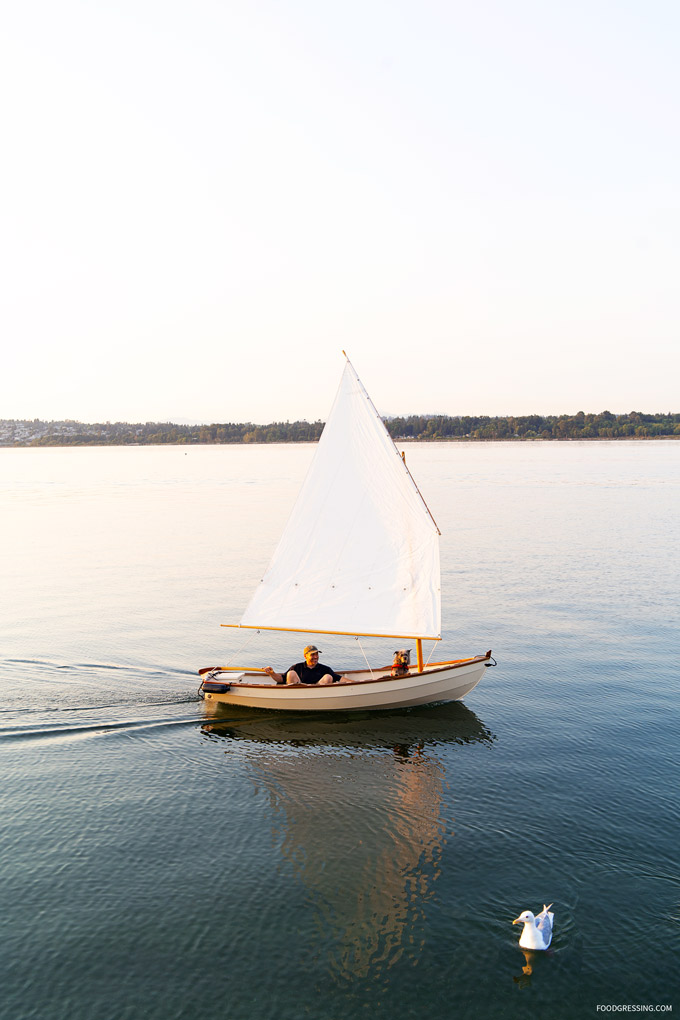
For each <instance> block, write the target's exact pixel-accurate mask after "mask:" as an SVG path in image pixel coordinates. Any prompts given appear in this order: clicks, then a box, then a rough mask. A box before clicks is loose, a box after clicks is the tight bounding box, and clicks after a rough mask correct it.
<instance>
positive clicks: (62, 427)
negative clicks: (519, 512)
mask: <svg viewBox="0 0 680 1020" xmlns="http://www.w3.org/2000/svg"><path fill="white" fill-rule="evenodd" d="M385 424H386V426H387V428H388V430H389V432H390V434H391V435H392V437H393V438H394V439H403V440H422V441H425V442H428V441H436V440H491V439H503V440H513V439H515V440H516V439H626V438H637V439H654V438H658V437H663V436H677V437H678V438H680V414H670V413H669V414H643V413H642V412H641V411H631V412H630V413H629V414H612V413H611V412H610V411H602V412H601V413H600V414H585V413H584V412H583V411H579V412H578V414H572V415H567V414H563V415H548V416H545V417H544V416H543V415H539V414H529V415H521V416H518V417H514V416H511V417H505V418H490V417H487V416H480V417H474V416H469V415H463V416H460V417H458V416H455V417H450V416H448V415H409V416H408V417H407V418H388V419H386V421H385ZM322 429H323V422H320V421H317V422H312V423H309V422H306V421H295V422H272V423H271V424H269V425H253V424H252V423H251V422H246V423H241V424H239V423H233V422H229V423H227V424H223V425H174V424H172V423H170V422H168V423H159V422H146V424H134V425H130V424H127V423H125V422H115V423H113V424H112V423H111V422H106V423H100V424H95V425H86V424H83V423H81V422H76V421H60V422H54V421H52V422H45V421H40V420H38V419H34V420H32V421H14V420H12V421H10V420H4V421H0V446H126V445H137V446H152V445H161V444H173V445H185V444H186V445H197V444H220V443H310V442H316V440H318V438H319V436H320V435H321V430H322Z"/></svg>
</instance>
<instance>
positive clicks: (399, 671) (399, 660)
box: [392, 648, 411, 676]
mask: <svg viewBox="0 0 680 1020" xmlns="http://www.w3.org/2000/svg"><path fill="white" fill-rule="evenodd" d="M410 665H411V649H410V648H402V649H400V650H399V651H398V652H395V653H394V660H393V662H392V676H408V668H409V666H410Z"/></svg>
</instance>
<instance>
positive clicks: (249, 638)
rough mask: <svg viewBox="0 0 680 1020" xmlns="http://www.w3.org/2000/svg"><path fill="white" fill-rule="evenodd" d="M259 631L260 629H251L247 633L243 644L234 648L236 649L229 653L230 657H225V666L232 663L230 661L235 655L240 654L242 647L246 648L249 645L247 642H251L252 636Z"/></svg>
mask: <svg viewBox="0 0 680 1020" xmlns="http://www.w3.org/2000/svg"><path fill="white" fill-rule="evenodd" d="M259 633H260V631H259V630H251V632H250V634H249V635H248V637H247V638H246V640H245V641H244V642H243V644H242V645H241V647H240V648H237V649H236V651H235V652H234V653H233V655H231V656H230V657H229V658H228V659H227V666H230V665H231V663H232V662H233V661H234V659H235V658H237V656H239V655H240V654H241V652H242V651H243V649H244V648H247V647H248V645H249V644H250V642H251V641H252V640H253V638H255V637H257V635H258V634H259Z"/></svg>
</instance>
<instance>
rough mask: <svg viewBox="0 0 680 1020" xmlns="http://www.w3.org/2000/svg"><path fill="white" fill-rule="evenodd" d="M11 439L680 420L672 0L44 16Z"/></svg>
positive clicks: (20, 244)
mask: <svg viewBox="0 0 680 1020" xmlns="http://www.w3.org/2000/svg"><path fill="white" fill-rule="evenodd" d="M3 21H4V24H3V32H2V36H1V37H0V90H1V92H2V96H3V101H2V107H1V112H0V124H1V130H2V152H3V155H2V159H1V160H0V204H1V207H0V273H1V285H0V287H1V289H0V336H1V338H2V350H3V355H2V357H3V371H2V373H1V376H0V379H1V381H0V418H34V417H39V418H64V417H67V418H76V419H79V420H82V421H102V420H126V421H147V420H154V421H155V420H161V421H166V420H172V421H177V420H181V419H188V420H207V421H245V420H250V421H254V422H267V421H272V420H275V419H281V420H285V419H290V420H293V419H296V418H307V419H316V418H324V417H325V416H326V413H327V411H328V409H329V406H330V403H331V401H332V398H333V395H334V393H335V390H336V387H337V384H338V382H339V378H340V374H341V372H342V368H343V358H342V354H341V351H342V349H343V348H344V349H345V350H346V351H347V353H348V354H349V356H350V358H351V359H352V361H353V363H354V365H355V367H356V369H357V371H358V373H359V375H360V376H361V378H362V380H363V382H364V384H365V385H366V387H367V388H368V390H369V392H370V394H371V396H372V397H373V399H374V402H375V403H376V405H377V407H378V408H379V409H380V410H381V411H382V412H383V413H385V414H390V413H392V414H397V413H420V412H441V413H446V414H465V413H481V414H492V415H493V414H511V413H515V414H523V413H530V412H536V413H550V412H555V413H574V412H576V411H578V410H584V411H601V410H604V409H608V410H610V411H614V412H623V411H630V410H633V409H637V410H643V411H669V410H672V411H679V410H680V394H679V392H678V381H679V380H680V330H679V325H680V314H679V310H678V279H679V270H680V260H679V258H678V252H679V248H680V202H679V182H680V133H679V131H678V121H679V98H680V88H679V85H680V59H679V58H678V41H679V39H680V5H678V3H677V0H568V2H567V0H475V2H474V3H471V2H470V0H464V2H463V0H448V2H438V0H418V2H416V0H389V2H387V0H342V2H334V3H331V2H329V0H260V2H258V0H252V2H246V0H162V2H161V0H106V2H105V0H59V3H55V2H54V0H21V2H20V3H19V2H15V3H13V4H11V5H8V6H6V7H5V11H4V15H3Z"/></svg>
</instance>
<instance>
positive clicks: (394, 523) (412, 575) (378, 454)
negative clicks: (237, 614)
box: [239, 359, 441, 640]
mask: <svg viewBox="0 0 680 1020" xmlns="http://www.w3.org/2000/svg"><path fill="white" fill-rule="evenodd" d="M439 583H440V572H439V529H438V528H437V526H436V524H435V522H434V519H433V517H432V515H431V513H430V511H429V508H428V507H427V504H426V503H425V501H424V499H423V497H422V495H421V493H420V491H419V490H418V487H417V486H416V484H415V482H414V481H413V479H412V477H411V475H410V472H409V471H408V469H407V468H406V465H405V464H404V463H403V461H402V458H401V456H400V454H399V451H398V450H397V448H396V446H395V445H394V443H393V441H392V439H391V437H390V435H389V433H388V432H387V429H386V428H385V425H384V423H383V421H382V419H381V418H380V416H379V415H378V412H377V411H376V409H375V407H374V405H373V403H372V402H371V400H370V397H369V396H368V394H367V393H366V390H365V389H364V387H363V385H362V383H361V381H360V379H359V377H358V376H357V374H356V372H355V370H354V368H353V366H352V364H351V362H350V361H349V359H348V360H347V363H346V365H345V370H344V372H343V376H342V380H341V383H340V387H339V389H338V393H337V395H336V398H335V401H334V403H333V407H332V409H331V412H330V415H329V417H328V420H327V422H326V425H325V428H324V430H323V433H322V435H321V438H320V440H319V444H318V446H317V449H316V451H315V455H314V458H313V461H312V464H311V466H310V468H309V471H308V473H307V477H306V478H305V481H304V483H303V485H302V488H301V490H300V493H299V495H298V499H297V501H296V503H295V506H294V508H293V511H292V513H291V516H290V518H289V520H288V523H287V525H286V528H285V529H284V532H283V535H282V536H281V539H280V541H279V544H278V546H277V548H276V551H275V552H274V555H273V557H272V560H271V562H270V564H269V567H268V568H267V571H266V573H265V575H264V577H263V578H262V581H261V582H260V584H259V585H258V586H257V588H256V590H255V592H254V594H253V597H252V599H251V601H250V603H249V605H248V607H247V608H246V610H245V612H244V614H243V617H242V618H241V622H240V624H239V626H241V627H248V628H256V629H262V630H265V629H267V630H294V631H299V632H310V633H328V634H353V635H362V636H363V635H367V636H369V635H370V636H376V637H388V636H389V637H397V636H403V637H411V638H414V639H416V638H423V639H430V640H437V639H438V638H439V636H440V630H441V624H440V621H441V601H440V591H439Z"/></svg>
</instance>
